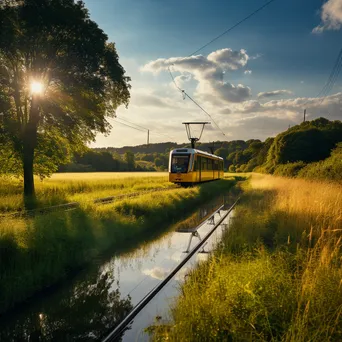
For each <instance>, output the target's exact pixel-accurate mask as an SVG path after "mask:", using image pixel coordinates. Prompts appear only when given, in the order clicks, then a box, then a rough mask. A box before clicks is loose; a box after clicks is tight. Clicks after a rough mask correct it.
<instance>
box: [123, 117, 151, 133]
mask: <svg viewBox="0 0 342 342" xmlns="http://www.w3.org/2000/svg"><path fill="white" fill-rule="evenodd" d="M116 119H119V120H122V121H125V122H128V123H130V124H132V125H135V126H137V127H140V128H142V129H145V130H147V131H148V130H149V129H148V128H146V127H143V126H140V125H138V124H136V123H134V122H132V121H128V120H126V119H123V118H119V117H118V116H117V117H116Z"/></svg>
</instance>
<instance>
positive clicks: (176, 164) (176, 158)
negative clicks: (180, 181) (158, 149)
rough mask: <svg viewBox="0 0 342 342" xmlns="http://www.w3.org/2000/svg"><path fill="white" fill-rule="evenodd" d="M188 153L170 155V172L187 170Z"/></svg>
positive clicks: (184, 171)
mask: <svg viewBox="0 0 342 342" xmlns="http://www.w3.org/2000/svg"><path fill="white" fill-rule="evenodd" d="M189 159H190V155H189V154H185V155H184V154H183V155H179V154H178V155H175V154H174V155H172V160H171V172H172V173H186V172H188V166H189Z"/></svg>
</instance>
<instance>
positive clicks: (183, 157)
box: [169, 148, 224, 186]
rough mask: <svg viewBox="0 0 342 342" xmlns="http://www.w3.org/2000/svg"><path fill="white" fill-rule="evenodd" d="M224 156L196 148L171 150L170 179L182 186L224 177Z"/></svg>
mask: <svg viewBox="0 0 342 342" xmlns="http://www.w3.org/2000/svg"><path fill="white" fill-rule="evenodd" d="M223 174H224V172H223V158H221V157H218V156H215V155H214V154H210V153H207V152H204V151H200V150H196V149H194V148H180V149H175V150H172V151H171V152H170V159H169V181H170V182H172V183H176V184H180V185H182V186H187V185H192V184H196V183H202V182H208V181H212V180H216V179H221V178H223Z"/></svg>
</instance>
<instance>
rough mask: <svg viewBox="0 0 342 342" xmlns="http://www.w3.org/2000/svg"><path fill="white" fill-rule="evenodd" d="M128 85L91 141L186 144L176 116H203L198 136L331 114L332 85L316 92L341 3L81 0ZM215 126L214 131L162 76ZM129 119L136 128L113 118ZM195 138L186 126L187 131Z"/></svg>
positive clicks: (336, 100) (336, 91) (328, 63)
mask: <svg viewBox="0 0 342 342" xmlns="http://www.w3.org/2000/svg"><path fill="white" fill-rule="evenodd" d="M84 2H85V5H86V7H87V8H88V9H89V12H90V17H91V19H92V20H94V21H95V22H97V24H98V25H99V26H100V28H102V29H103V30H104V32H105V33H106V34H107V35H108V38H109V41H111V42H114V43H115V44H116V48H117V51H118V54H119V62H120V64H121V65H122V66H123V67H124V69H125V70H126V74H127V76H130V77H131V79H132V81H131V85H132V89H131V100H130V104H129V106H128V108H125V107H124V106H122V107H119V108H118V109H117V117H118V118H119V119H118V120H117V119H111V120H109V121H110V123H111V124H112V126H113V128H112V130H111V133H110V134H109V135H108V136H103V135H98V136H97V138H96V142H95V143H93V144H92V145H91V146H92V147H109V146H113V147H121V146H126V145H140V144H144V143H146V140H147V131H145V130H144V129H142V128H141V127H145V128H148V129H150V142H151V143H156V142H165V141H172V142H178V143H180V142H186V141H187V136H186V132H185V129H184V125H182V122H184V121H209V122H211V125H207V126H206V128H205V131H204V133H203V136H202V139H201V141H203V142H208V141H217V140H221V141H223V140H228V141H229V140H237V139H243V140H247V139H261V140H265V139H266V138H267V137H270V136H275V135H276V134H277V133H279V132H281V131H284V130H286V129H287V128H288V127H289V126H293V125H296V124H298V123H300V122H302V120H303V111H304V108H306V110H307V119H308V120H311V119H314V118H318V117H321V116H323V117H326V118H328V119H330V120H337V119H339V120H340V119H341V118H342V115H341V109H342V105H341V100H342V82H341V79H340V78H339V79H337V81H336V82H335V83H334V86H333V88H332V89H331V90H330V92H329V93H328V94H325V93H323V94H324V95H325V96H324V97H323V96H317V95H318V94H319V93H320V91H321V90H322V88H323V87H324V85H325V83H326V82H327V80H328V77H329V74H330V73H331V71H332V69H333V66H334V64H335V62H336V59H337V56H338V54H339V51H340V49H341V33H342V32H341V26H342V0H327V1H322V0H287V1H283V0H275V1H274V2H272V3H271V4H269V5H268V6H267V7H266V8H264V9H263V10H262V11H260V12H258V13H257V14H256V15H254V16H253V17H251V18H249V19H248V20H246V21H245V22H244V23H242V24H241V25H239V26H238V27H236V28H235V29H234V30H232V31H231V32H229V33H227V34H226V35H224V36H222V37H221V38H220V39H217V40H216V41H215V42H213V43H212V44H210V45H208V46H207V47H205V48H204V49H202V50H201V51H199V52H196V53H195V54H193V53H194V52H195V51H196V50H198V49H199V48H201V47H202V46H203V45H205V44H206V43H208V42H209V41H211V40H212V39H213V38H215V37H217V36H218V35H220V34H221V33H223V32H224V31H225V30H227V29H228V28H230V27H231V26H233V25H234V24H236V23H237V22H239V21H240V20H241V19H243V18H245V17H246V16H247V15H249V14H250V13H252V12H253V11H254V10H256V9H257V8H259V7H261V6H262V5H264V4H265V3H266V2H267V1H266V0H210V1H209V0H84ZM169 70H171V72H172V75H173V77H174V79H175V83H176V84H177V86H178V87H179V88H180V89H184V90H185V91H186V93H187V94H189V96H190V97H191V98H193V99H194V100H195V101H196V102H197V103H198V104H200V106H202V108H204V109H205V110H206V111H207V112H208V113H209V114H210V115H211V117H212V119H213V120H214V122H216V123H217V125H218V126H219V128H220V129H218V128H217V126H216V125H215V123H214V122H213V120H212V119H211V118H209V117H208V116H207V115H206V114H205V113H204V112H203V111H202V110H201V109H200V108H198V107H197V106H196V105H195V104H194V103H193V102H192V101H191V100H190V99H189V98H185V99H183V96H182V93H181V92H180V91H179V90H178V89H177V88H176V86H175V84H174V82H173V81H172V78H171V76H170V72H169ZM123 120H128V121H130V122H133V123H135V124H137V125H139V126H140V127H137V126H136V128H138V129H139V130H136V129H132V128H129V127H127V126H124V125H123V124H120V123H118V121H120V122H121V123H126V124H129V125H131V124H130V123H128V122H127V121H123ZM195 134H196V132H195Z"/></svg>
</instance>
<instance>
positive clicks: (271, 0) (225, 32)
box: [189, 0, 276, 57]
mask: <svg viewBox="0 0 342 342" xmlns="http://www.w3.org/2000/svg"><path fill="white" fill-rule="evenodd" d="M275 1H276V0H270V1H268V2H267V3H266V4H264V5H262V6H260V7H259V8H258V9H256V10H255V11H253V12H252V13H251V14H249V15H248V16H247V17H245V18H243V19H241V20H240V21H239V22H237V23H236V24H234V25H233V26H231V27H230V28H229V29H227V30H226V31H224V32H223V33H221V34H220V35H218V36H217V37H215V38H213V39H212V40H211V41H210V42H208V43H206V44H204V45H203V46H202V47H200V48H199V49H197V50H196V51H194V52H193V53H192V54H190V55H189V57H191V56H193V55H194V54H195V53H197V52H199V51H201V50H203V49H204V48H206V47H207V46H208V45H210V44H212V43H213V42H215V41H216V40H218V39H220V38H221V37H223V36H224V35H225V34H227V33H228V32H230V31H232V30H233V29H235V28H236V27H237V26H239V25H241V24H242V23H243V22H245V21H246V20H248V19H249V18H251V17H252V16H253V15H255V14H257V13H258V12H260V11H262V10H263V9H264V8H265V7H267V6H268V5H270V4H271V3H272V2H275Z"/></svg>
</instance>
